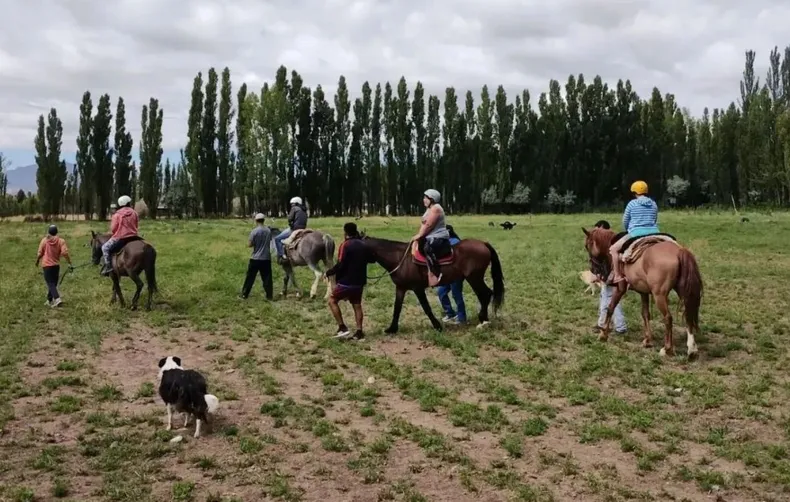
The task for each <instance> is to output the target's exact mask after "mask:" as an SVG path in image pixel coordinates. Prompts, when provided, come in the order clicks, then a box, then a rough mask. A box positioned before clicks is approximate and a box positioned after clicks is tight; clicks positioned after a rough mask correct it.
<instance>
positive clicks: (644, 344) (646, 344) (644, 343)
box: [642, 340, 653, 349]
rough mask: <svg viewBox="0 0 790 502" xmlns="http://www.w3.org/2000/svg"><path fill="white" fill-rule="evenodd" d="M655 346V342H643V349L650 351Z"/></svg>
mask: <svg viewBox="0 0 790 502" xmlns="http://www.w3.org/2000/svg"><path fill="white" fill-rule="evenodd" d="M652 346H653V342H648V341H647V340H645V341H643V342H642V347H644V348H646V349H649V348H651V347H652Z"/></svg>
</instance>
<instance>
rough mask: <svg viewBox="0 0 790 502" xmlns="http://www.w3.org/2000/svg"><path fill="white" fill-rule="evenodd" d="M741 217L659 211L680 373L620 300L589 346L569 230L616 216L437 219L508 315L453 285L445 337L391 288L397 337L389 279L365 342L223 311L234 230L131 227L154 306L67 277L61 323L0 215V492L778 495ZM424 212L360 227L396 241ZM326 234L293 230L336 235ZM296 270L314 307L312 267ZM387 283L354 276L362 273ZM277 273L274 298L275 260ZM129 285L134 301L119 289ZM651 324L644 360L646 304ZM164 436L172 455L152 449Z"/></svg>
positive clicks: (755, 260)
mask: <svg viewBox="0 0 790 502" xmlns="http://www.w3.org/2000/svg"><path fill="white" fill-rule="evenodd" d="M748 216H749V220H750V221H749V222H748V223H744V224H741V223H740V219H739V218H737V217H736V216H734V215H732V214H729V213H713V212H697V213H690V212H689V213H682V212H663V213H662V215H661V226H662V230H664V231H667V232H669V233H672V234H674V235H676V236H677V237H678V238H680V239H681V240H682V242H683V243H684V244H685V245H687V246H689V247H690V249H691V250H692V251H693V252H694V253H695V255H696V256H697V259H698V261H699V263H700V266H701V269H702V274H703V279H704V281H705V295H704V297H703V303H702V312H701V323H702V334H701V335H700V336H699V337H698V339H697V342H698V344H699V347H700V351H701V357H700V359H699V361H696V362H691V363H690V362H688V361H687V360H686V359H685V358H684V353H685V334H684V331H683V323H682V314H681V313H679V312H677V310H676V298H675V297H674V295H673V296H672V297H671V302H672V305H671V306H672V313H673V316H674V318H675V323H676V330H675V344H676V348H677V353H678V355H677V356H675V357H670V358H661V357H660V356H659V355H658V353H657V349H651V350H647V349H643V348H641V345H640V341H641V317H640V310H639V309H640V306H639V298H638V296H635V295H633V294H629V295H627V296H626V297H625V299H624V308H625V313H626V316H627V320H628V324H629V332H628V334H627V335H625V336H621V335H617V336H612V337H611V339H610V340H609V342H608V343H606V344H602V343H601V342H599V341H598V340H597V337H596V335H595V333H593V332H592V331H591V326H592V325H593V323H594V322H595V320H596V317H597V304H598V298H597V296H591V295H589V294H585V293H584V289H585V285H584V284H583V283H581V281H579V279H578V272H579V271H581V270H583V269H585V268H586V267H587V266H588V264H587V257H586V253H585V251H584V248H583V241H582V237H583V236H582V233H581V230H580V227H581V226H587V227H589V226H590V225H591V224H592V223H594V222H595V221H596V220H598V219H600V218H602V217H603V218H607V219H609V221H610V222H612V223H616V222H618V221H619V215H611V214H610V215H600V214H590V215H573V216H548V215H546V216H534V217H528V216H517V217H508V219H510V220H511V221H516V222H517V223H518V226H517V227H516V228H515V229H514V230H512V231H510V232H505V231H502V230H501V229H500V228H499V227H495V228H491V227H489V226H488V222H489V221H494V222H496V223H498V222H500V221H502V220H504V219H505V218H504V217H494V216H490V217H489V216H464V217H451V220H452V223H453V225H454V227H455V229H456V231H458V232H459V234H460V235H461V236H462V237H477V238H482V239H485V240H488V241H490V242H491V243H492V244H493V246H494V247H495V248H496V249H497V252H498V253H499V255H500V258H501V260H502V265H503V270H504V274H505V286H506V303H505V306H504V308H503V310H502V311H501V312H500V313H499V315H498V316H497V317H495V318H494V319H493V321H492V323H491V325H489V326H488V327H486V328H485V329H482V330H478V329H475V328H474V321H475V319H476V315H477V308H478V303H477V300H476V298H475V297H474V294H473V293H472V291H471V290H470V289H469V287H468V286H467V287H466V288H465V296H466V303H467V308H468V310H469V312H468V317H469V319H470V320H471V321H472V323H471V324H472V325H471V326H469V327H460V328H459V327H452V328H448V329H447V330H445V331H443V332H441V333H438V332H435V331H433V330H432V329H431V328H430V324H429V322H428V320H427V319H426V317H425V315H424V314H423V313H422V311H421V309H420V307H419V305H418V304H417V301H416V299H415V298H414V297H413V295H409V296H408V297H407V300H406V304H405V306H404V309H403V314H402V317H401V322H400V327H401V332H400V333H399V334H398V335H397V336H396V337H394V338H390V337H385V336H384V335H383V333H382V331H383V329H384V328H385V327H386V326H387V325H388V324H389V321H390V318H391V315H392V300H393V286H392V284H391V282H390V281H389V279H388V278H386V277H385V278H384V279H383V280H381V281H380V282H378V283H377V284H375V285H370V286H369V287H368V288H367V290H366V292H365V303H364V307H365V314H366V317H365V323H366V325H365V329H366V332H367V334H368V337H367V339H366V340H365V341H363V342H360V343H342V342H338V341H335V340H332V339H331V337H330V335H331V334H332V333H333V331H334V329H333V328H334V325H333V321H332V319H331V316H330V314H329V312H328V310H327V308H326V306H325V304H324V302H323V301H322V300H320V299H316V300H311V299H309V298H301V299H297V298H295V297H293V296H290V297H288V298H278V299H277V300H275V301H274V302H266V301H265V300H264V298H263V293H262V291H261V287H260V286H259V285H256V286H255V289H254V290H253V294H252V295H251V297H250V298H249V299H248V300H246V301H241V300H239V299H238V298H236V296H237V294H238V292H239V289H240V287H241V283H242V281H243V278H244V272H245V269H246V260H247V258H248V252H249V250H248V248H246V236H247V232H248V231H249V228H250V226H251V225H250V224H249V223H246V222H240V221H238V220H226V221H221V220H210V221H207V220H203V221H177V220H172V221H156V222H151V221H143V222H142V225H141V231H142V233H143V234H144V236H145V237H146V239H148V240H150V241H151V242H152V243H153V244H154V245H155V246H156V248H157V252H158V263H157V278H158V282H159V287H160V290H161V293H160V294H159V295H158V296H156V297H155V307H154V310H153V311H152V312H145V311H138V312H131V311H129V310H124V309H121V308H119V307H117V306H110V305H109V300H110V293H111V291H110V283H109V280H107V279H104V278H100V277H99V276H98V273H97V270H96V269H95V268H92V267H83V268H80V269H77V270H76V271H75V273H73V274H70V275H69V276H68V277H67V278H66V279H65V281H64V283H63V286H62V287H61V294H62V296H63V298H64V305H63V306H62V307H61V308H60V309H58V310H51V309H47V308H45V307H44V306H43V296H44V294H45V289H44V284H43V281H42V279H41V276H40V271H39V270H36V269H34V268H33V267H32V261H33V255H34V254H35V250H36V246H37V243H38V240H39V239H40V237H41V235H42V234H43V232H44V230H45V226H43V225H31V224H21V223H0V246H2V255H3V259H2V260H0V277H2V280H0V297H2V298H3V301H0V331H1V332H2V333H3V334H2V336H0V394H1V395H0V428H1V429H3V439H4V449H5V450H6V452H7V453H6V455H4V458H3V459H0V499H2V500H50V499H53V498H55V499H66V500H81V499H84V498H94V497H98V498H100V499H102V500H108V501H109V500H112V501H141V502H149V501H155V500H165V499H166V500H178V501H191V500H195V501H202V500H210V501H217V502H218V501H226V502H227V501H231V500H261V499H264V498H267V499H272V500H284V501H298V500H303V499H308V498H310V497H311V496H313V495H311V494H313V493H314V490H315V487H316V486H318V485H320V486H321V487H322V490H324V491H325V497H324V498H327V499H346V498H359V499H371V498H372V499H378V500H411V501H419V500H435V499H448V498H452V499H454V500H471V499H476V498H479V497H480V496H481V494H482V493H494V494H496V495H495V496H494V498H497V499H501V500H524V501H551V500H556V501H559V500H568V499H571V498H577V499H583V500H591V501H614V500H682V499H683V498H684V497H688V498H690V499H691V498H695V499H696V498H700V499H701V498H705V497H709V496H711V495H710V493H711V492H715V493H721V494H722V496H723V497H724V498H725V499H727V500H742V499H743V500H746V499H748V500H751V499H760V500H769V501H770V500H775V501H778V500H784V499H786V497H787V493H788V490H790V460H788V452H790V411H788V408H787V403H788V402H790V384H788V382H787V378H786V377H785V376H784V375H785V374H786V368H787V366H788V363H790V357H789V353H788V349H787V347H788V341H789V340H788V338H790V318H789V317H788V315H787V284H790V255H788V254H787V237H786V236H787V235H790V232H789V231H790V215H788V214H785V213H772V214H770V215H767V214H759V213H753V214H749V215H748ZM418 221H419V220H418V218H416V217H414V218H401V219H384V218H377V217H376V218H363V219H362V220H361V221H359V222H358V224H359V225H360V228H362V229H364V230H365V231H366V232H367V233H368V234H370V235H374V236H381V237H385V238H391V239H400V240H406V239H408V238H409V237H410V236H411V235H413V233H414V231H415V229H416V227H417V225H418ZM344 222H345V220H343V219H337V218H332V219H319V220H312V221H311V224H312V226H313V227H314V228H318V229H321V230H325V231H328V232H329V233H330V234H332V235H333V236H334V237H335V239H336V240H339V238H340V235H341V233H342V224H343V223H344ZM271 223H272V224H275V225H280V226H282V224H283V222H282V220H280V221H274V222H271ZM105 226H106V223H96V224H94V225H89V224H86V223H84V222H80V223H73V222H66V223H62V224H60V225H59V227H60V231H61V235H62V236H63V237H64V238H66V239H67V241H68V243H69V245H70V247H71V249H72V252H73V260H74V262H75V264H82V263H85V262H86V261H88V259H89V252H88V250H87V248H85V247H84V244H86V243H87V240H88V235H89V234H90V230H91V229H95V230H99V229H102V228H104V227H105ZM297 270H298V271H297V280H298V281H299V284H300V286H301V287H302V291H303V292H304V293H307V291H308V289H309V286H310V283H311V282H312V274H311V273H310V272H309V271H308V270H307V269H305V268H301V269H297ZM382 272H383V270H382V269H381V268H380V267H378V266H376V265H371V266H370V269H369V275H370V276H378V275H380V274H381V273H382ZM274 274H275V281H274V282H275V287H276V288H277V289H279V288H281V286H282V271H281V270H280V268H279V267H278V266H275V267H274ZM488 281H489V284H490V279H488ZM122 285H123V288H124V292H125V296H126V297H127V301H129V300H131V296H132V286H131V283H130V281H128V279H123V281H122ZM323 288H324V285H323V284H322V285H321V286H320V288H319V297H320V296H323V293H324V289H323ZM278 292H279V291H278ZM143 294H144V295H145V294H146V293H145V292H144V293H143ZM143 298H145V296H144V297H143ZM430 298H431V302H432V307H433V309H434V312H435V313H436V314H437V315H439V314H440V309H439V305H438V301H437V300H436V298H435V294H434V293H432V292H431V293H430ZM342 308H343V311H344V314H345V315H346V316H347V323H351V324H353V318H352V317H351V311H350V309H349V308H348V306H347V305H343V306H342ZM652 328H653V331H654V335H655V338H656V342H657V347H658V346H660V338H661V337H662V336H663V324H662V322H661V319H660V316H659V314H658V312H657V310H656V309H655V308H653V321H652ZM167 354H173V355H180V356H182V357H183V358H184V363H185V367H187V368H195V369H198V370H200V371H201V372H203V373H204V374H205V375H206V376H207V378H208V381H209V387H210V391H211V392H212V393H214V394H216V395H217V396H219V398H220V400H221V401H222V405H221V408H220V409H221V411H220V415H219V417H217V418H218V419H217V420H216V423H214V424H212V425H211V426H206V427H204V429H203V436H202V437H201V438H199V439H195V438H193V437H192V433H193V431H194V420H193V421H192V423H191V424H190V426H189V428H188V429H186V430H180V428H181V426H182V425H183V418H182V417H181V416H180V415H179V414H176V415H175V416H174V420H173V424H174V430H172V431H165V429H164V419H165V417H164V410H163V406H162V405H161V403H160V401H159V398H158V396H157V392H156V383H155V379H156V377H155V375H156V370H157V368H156V362H157V360H158V359H159V358H160V357H163V356H164V355H167ZM371 377H372V379H371ZM223 405H224V406H223ZM176 435H182V436H183V438H184V439H183V441H182V442H180V443H170V442H169V441H170V439H171V438H172V437H174V436H176ZM83 478H85V479H83ZM306 479H309V480H310V481H305V480H306ZM668 480H670V481H671V483H667V481H668ZM87 481H90V482H87ZM670 485H671V486H670Z"/></svg>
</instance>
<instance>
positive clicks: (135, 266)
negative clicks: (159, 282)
mask: <svg viewBox="0 0 790 502" xmlns="http://www.w3.org/2000/svg"><path fill="white" fill-rule="evenodd" d="M109 238H110V234H97V233H96V232H93V231H91V242H90V246H91V250H92V261H93V264H94V265H98V264H99V261H100V260H101V257H102V251H101V247H102V245H103V244H104V243H105V242H107V240H108V239H109ZM110 259H111V260H112V272H111V273H110V277H111V278H112V300H110V304H113V303H115V302H116V300H118V299H120V301H121V306H122V307H125V306H126V302H125V301H124V299H123V293H121V284H120V279H121V277H123V276H127V277H128V278H130V279H131V280H132V281H134V283H135V285H136V286H137V291H135V293H134V297H133V298H132V310H137V302H138V300H139V299H140V293H141V292H142V291H143V281H142V280H141V279H140V274H141V273H143V272H144V273H145V281H146V282H147V283H148V301H147V302H146V305H145V309H146V310H151V298H152V296H153V294H154V293H156V292H157V288H156V250H155V249H154V248H153V246H151V245H150V244H148V243H147V242H145V241H144V240H142V239H141V240H137V241H132V242H129V243H127V244H126V245H125V246H124V247H123V249H121V251H120V252H119V253H117V254H116V255H115V256H114V257H113V256H111V257H110Z"/></svg>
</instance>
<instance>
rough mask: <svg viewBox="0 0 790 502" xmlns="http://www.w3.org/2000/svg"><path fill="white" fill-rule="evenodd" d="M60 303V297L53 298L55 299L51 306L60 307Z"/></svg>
mask: <svg viewBox="0 0 790 502" xmlns="http://www.w3.org/2000/svg"><path fill="white" fill-rule="evenodd" d="M61 303H63V300H61V299H60V298H57V299H55V300H54V301H53V302H52V306H53V307H60V304H61Z"/></svg>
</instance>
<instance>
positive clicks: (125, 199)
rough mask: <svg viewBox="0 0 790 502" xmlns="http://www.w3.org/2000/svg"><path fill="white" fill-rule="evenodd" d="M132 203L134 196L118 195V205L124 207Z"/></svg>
mask: <svg viewBox="0 0 790 502" xmlns="http://www.w3.org/2000/svg"><path fill="white" fill-rule="evenodd" d="M131 203H132V198H131V197H129V196H128V195H121V196H120V197H118V207H124V206H127V205H129V204H131Z"/></svg>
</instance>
